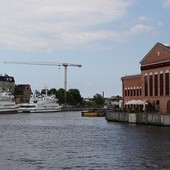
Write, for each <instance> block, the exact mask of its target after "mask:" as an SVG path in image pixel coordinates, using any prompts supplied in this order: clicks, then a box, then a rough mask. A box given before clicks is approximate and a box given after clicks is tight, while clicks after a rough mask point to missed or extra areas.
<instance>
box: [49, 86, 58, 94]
mask: <svg viewBox="0 0 170 170" xmlns="http://www.w3.org/2000/svg"><path fill="white" fill-rule="evenodd" d="M49 94H54V95H57V90H56V89H55V88H52V89H50V91H49Z"/></svg>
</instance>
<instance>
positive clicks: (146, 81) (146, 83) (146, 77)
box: [145, 75, 148, 96]
mask: <svg viewBox="0 0 170 170" xmlns="http://www.w3.org/2000/svg"><path fill="white" fill-rule="evenodd" d="M145 96H148V76H147V75H145Z"/></svg>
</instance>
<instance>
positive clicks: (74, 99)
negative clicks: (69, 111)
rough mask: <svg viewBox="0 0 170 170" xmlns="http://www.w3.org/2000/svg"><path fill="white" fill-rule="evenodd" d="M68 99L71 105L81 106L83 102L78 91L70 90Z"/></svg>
mask: <svg viewBox="0 0 170 170" xmlns="http://www.w3.org/2000/svg"><path fill="white" fill-rule="evenodd" d="M67 99H68V101H67V102H68V104H70V105H80V104H81V103H82V101H83V98H82V97H81V95H80V91H79V90H78V89H69V91H68V95H67Z"/></svg>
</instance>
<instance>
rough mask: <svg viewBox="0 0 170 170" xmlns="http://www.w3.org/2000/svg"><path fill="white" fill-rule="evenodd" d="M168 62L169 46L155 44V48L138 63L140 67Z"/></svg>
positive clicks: (169, 55) (169, 56)
mask: <svg viewBox="0 0 170 170" xmlns="http://www.w3.org/2000/svg"><path fill="white" fill-rule="evenodd" d="M166 61H170V46H165V45H163V44H161V43H156V44H155V46H154V47H153V48H152V49H151V50H150V51H149V52H148V53H147V54H146V56H145V57H144V58H143V59H142V60H141V61H140V64H141V66H144V65H151V64H156V63H163V62H166Z"/></svg>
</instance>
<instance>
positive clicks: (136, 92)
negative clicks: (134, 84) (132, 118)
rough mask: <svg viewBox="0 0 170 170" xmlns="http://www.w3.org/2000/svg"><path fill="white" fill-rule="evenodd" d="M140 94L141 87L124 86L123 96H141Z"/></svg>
mask: <svg viewBox="0 0 170 170" xmlns="http://www.w3.org/2000/svg"><path fill="white" fill-rule="evenodd" d="M141 95H142V90H141V88H137V89H136V88H131V89H129V88H128V89H126V88H125V96H141Z"/></svg>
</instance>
